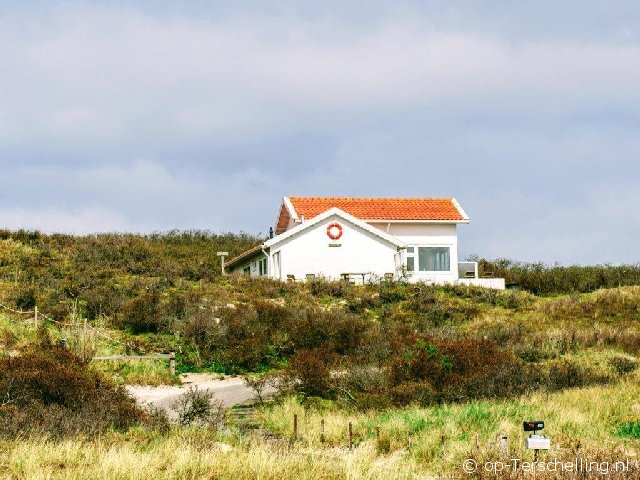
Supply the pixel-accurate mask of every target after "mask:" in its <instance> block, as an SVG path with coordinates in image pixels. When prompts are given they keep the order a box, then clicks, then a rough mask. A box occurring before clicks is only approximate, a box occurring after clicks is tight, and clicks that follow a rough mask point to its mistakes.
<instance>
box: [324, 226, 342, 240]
mask: <svg viewBox="0 0 640 480" xmlns="http://www.w3.org/2000/svg"><path fill="white" fill-rule="evenodd" d="M327 236H328V237H329V238H330V239H331V240H338V239H339V238H340V237H341V236H342V225H340V224H339V223H336V222H334V223H330V224H329V225H328V226H327Z"/></svg>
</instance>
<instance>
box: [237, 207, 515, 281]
mask: <svg viewBox="0 0 640 480" xmlns="http://www.w3.org/2000/svg"><path fill="white" fill-rule="evenodd" d="M462 223H469V217H468V216H467V214H466V213H465V212H464V210H463V209H462V207H461V206H460V204H459V203H458V202H457V201H456V199H455V198H352V197H284V198H283V199H282V204H281V206H280V211H279V213H278V218H277V220H276V224H275V229H274V230H273V231H272V234H271V235H270V236H271V238H269V239H268V240H267V241H266V242H264V243H262V244H260V245H257V246H256V247H254V248H252V249H250V250H248V251H246V252H244V253H242V254H241V255H238V256H237V257H235V258H233V259H231V260H230V261H229V262H227V269H228V271H229V272H232V273H244V274H248V275H252V276H269V277H271V278H276V279H280V280H305V279H310V278H314V277H324V278H328V279H341V278H343V279H347V280H350V281H355V282H358V283H360V282H364V281H370V280H376V279H382V278H393V279H402V278H404V279H407V280H408V281H413V282H417V281H422V282H427V283H434V284H446V283H448V284H464V285H478V286H485V287H489V288H497V289H503V288H504V287H505V283H504V279H501V278H478V266H477V264H476V263H475V262H458V236H457V228H458V224H462ZM274 233H275V235H274Z"/></svg>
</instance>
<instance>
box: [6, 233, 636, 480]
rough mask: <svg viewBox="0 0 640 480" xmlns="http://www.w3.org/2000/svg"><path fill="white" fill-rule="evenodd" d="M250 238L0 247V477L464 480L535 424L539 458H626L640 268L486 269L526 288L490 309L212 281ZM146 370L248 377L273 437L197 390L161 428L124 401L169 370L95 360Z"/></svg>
mask: <svg viewBox="0 0 640 480" xmlns="http://www.w3.org/2000/svg"><path fill="white" fill-rule="evenodd" d="M258 240H259V239H258V238H256V237H252V236H250V235H244V234H242V235H232V234H225V235H215V234H211V233H207V232H186V233H179V232H171V233H167V234H155V235H149V236H140V235H99V236H87V237H72V236H65V235H43V234H40V233H37V232H6V231H0V303H1V304H2V305H4V307H0V445H1V446H2V448H3V450H4V451H5V452H8V453H7V455H5V456H3V458H2V459H0V476H7V477H17V478H32V477H35V478H37V477H39V476H41V477H46V478H49V477H54V478H55V477H57V476H60V477H70V476H72V477H73V476H76V477H96V478H107V477H108V478H113V477H115V478H136V476H137V477H140V478H142V477H143V476H144V477H148V476H154V477H158V478H165V477H166V478H169V477H171V478H173V477H178V478H199V477H203V476H209V477H214V478H238V477H261V478H293V477H295V478H344V477H350V478H379V477H391V478H413V477H415V476H416V475H421V474H425V475H434V474H439V473H447V474H450V473H452V472H454V474H457V473H459V466H460V462H461V461H462V460H463V459H464V458H467V457H473V458H477V459H478V460H479V461H482V460H485V459H490V458H499V455H500V453H499V449H497V445H496V443H495V438H496V435H497V434H499V433H500V434H506V435H508V437H509V438H510V439H511V440H512V443H511V445H512V448H513V450H512V454H516V455H519V456H521V457H522V458H525V457H526V456H527V455H528V453H527V452H524V451H523V450H522V442H523V439H522V432H521V431H520V429H521V422H522V421H523V420H525V419H534V417H536V418H535V419H538V418H543V419H544V420H546V422H547V425H548V429H549V432H548V433H549V434H550V435H551V436H552V439H553V445H554V448H557V449H556V450H554V451H553V452H551V453H550V454H553V455H556V456H562V458H566V457H567V455H568V453H567V452H572V451H577V450H578V449H580V451H581V452H582V451H584V452H585V453H588V454H591V455H594V456H595V457H597V458H600V459H608V458H613V457H614V456H615V455H618V454H619V453H620V452H621V451H622V452H624V454H625V455H627V454H630V453H640V452H638V448H639V444H638V441H639V440H638V432H639V431H640V429H639V427H638V425H639V422H640V406H639V405H638V403H637V398H638V394H640V390H638V384H639V378H640V377H639V375H640V369H638V365H639V363H638V361H639V360H638V357H639V356H640V286H637V285H640V266H626V267H611V266H596V267H577V266H576V267H560V266H545V265H535V264H519V263H514V262H508V261H505V260H498V261H493V262H489V261H485V260H481V261H480V264H481V272H483V273H493V274H494V275H496V276H504V277H505V278H506V279H507V281H508V282H509V283H512V284H517V285H518V288H514V289H510V290H507V291H503V292H499V291H494V290H486V289H480V288H472V287H434V286H428V285H423V284H419V285H414V284H407V283H404V282H387V281H382V282H375V283H370V284H367V285H362V286H355V285H351V284H350V283H348V282H329V281H325V280H323V279H315V280H313V281H310V282H307V283H304V284H301V283H282V282H277V281H273V280H269V279H251V278H247V277H238V276H224V277H223V276H220V271H219V263H218V262H219V258H218V257H217V256H216V255H215V252H216V251H218V250H227V251H230V252H231V254H232V255H233V254H236V253H239V252H240V251H242V250H243V249H245V248H246V247H248V246H251V245H252V244H253V243H255V242H257V241H258ZM36 306H37V307H38V310H39V313H40V314H39V317H38V319H39V321H38V323H37V324H36V322H35V321H34V319H33V317H34V316H35V313H34V309H35V307H36ZM5 307H8V308H5ZM12 310H17V312H15V311H12ZM21 312H22V313H21ZM61 340H64V341H65V343H66V344H67V345H68V347H69V348H64V347H62V346H59V344H58V343H59V341H61ZM160 352H164V353H167V352H176V356H177V370H178V372H187V371H209V372H215V373H223V374H243V375H244V378H245V382H246V384H247V385H248V386H250V387H251V388H253V389H254V390H255V391H256V392H257V393H258V394H259V398H258V400H259V404H260V405H259V407H258V413H257V418H258V419H259V423H260V425H259V426H260V427H261V430H259V431H262V432H266V433H267V438H263V437H262V436H260V435H259V434H256V435H250V434H248V433H247V432H244V431H243V430H242V429H241V428H240V427H239V426H237V425H236V426H234V423H233V419H232V417H230V416H229V415H228V414H227V415H225V412H224V411H223V410H222V408H221V407H220V405H219V404H218V403H217V402H216V401H215V400H214V399H212V398H211V396H210V395H209V394H208V393H207V392H205V391H199V390H197V389H195V388H194V389H191V390H189V391H187V393H186V394H185V395H184V396H183V397H181V398H180V400H179V401H178V402H176V404H175V409H176V411H177V414H178V419H177V422H174V423H171V422H169V420H168V419H167V417H166V415H164V414H163V413H162V412H159V411H157V410H153V409H148V410H144V409H141V408H139V407H137V406H136V405H135V404H134V402H133V401H132V400H131V399H130V398H129V397H128V396H127V395H126V394H125V392H124V390H123V389H122V388H121V386H120V385H122V384H127V383H146V384H162V383H177V382H179V378H178V377H177V376H173V375H171V373H170V372H169V369H168V368H167V362H166V361H165V360H151V361H148V360H145V361H124V360H116V361H104V362H97V361H91V359H92V357H93V356H95V355H112V354H127V355H145V354H150V353H160ZM272 386H275V387H277V389H278V392H279V395H278V397H277V398H276V401H269V400H268V399H267V398H266V396H265V395H264V392H265V391H266V389H267V387H269V388H271V387H272ZM294 414H295V415H297V418H298V419H299V431H298V433H297V438H296V439H295V441H292V436H293V431H292V428H293V415H294ZM321 420H324V425H325V431H324V432H323V435H322V437H321V435H320V433H321V432H320V430H319V429H320V425H321ZM349 422H351V423H352V427H353V432H354V442H355V448H354V450H353V451H352V452H349V450H348V443H347V438H348V434H347V429H348V424H349ZM378 432H379V433H378ZM95 435H99V439H98V440H90V439H92V438H93V437H94V436H95ZM476 438H477V439H478V442H479V443H478V445H477V446H476ZM115 458H120V460H118V461H117V462H116V461H115V460H114V459H115ZM137 472H141V473H137ZM539 478H544V477H539ZM614 478H615V477H614ZM621 478H622V477H621Z"/></svg>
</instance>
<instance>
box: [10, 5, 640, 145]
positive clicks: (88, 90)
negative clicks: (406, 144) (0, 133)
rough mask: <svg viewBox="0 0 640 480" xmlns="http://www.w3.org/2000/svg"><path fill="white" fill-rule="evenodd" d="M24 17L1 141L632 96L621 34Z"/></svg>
mask: <svg viewBox="0 0 640 480" xmlns="http://www.w3.org/2000/svg"><path fill="white" fill-rule="evenodd" d="M13 21H18V20H16V19H12V18H10V17H8V18H6V19H5V20H4V23H5V26H6V25H7V24H9V23H11V22H13ZM32 22H33V23H32V24H31V25H30V27H31V28H27V26H25V29H24V30H25V32H26V33H25V34H23V35H21V36H19V37H18V36H17V35H16V33H17V31H18V30H19V29H18V28H17V26H16V25H14V26H13V27H14V28H6V29H2V31H4V33H0V42H2V44H5V45H12V48H10V49H5V50H3V52H2V53H0V59H1V60H2V64H4V65H5V69H6V71H8V72H11V73H10V74H9V75H3V76H2V77H1V78H0V87H1V89H0V90H2V91H4V92H6V93H5V95H4V98H2V100H3V105H4V110H5V111H4V115H3V116H4V117H5V118H6V116H7V115H8V116H9V117H10V118H11V119H12V123H14V126H13V128H10V129H6V128H5V131H4V137H5V139H7V140H14V141H15V142H21V141H22V142H26V141H31V140H33V139H39V140H40V141H43V140H44V141H51V142H55V141H64V140H65V139H72V140H77V139H78V137H79V136H82V137H83V138H85V139H87V138H91V137H92V136H95V137H97V138H98V139H105V138H108V139H111V141H112V142H118V141H123V140H127V141H135V139H136V138H139V137H143V138H147V136H148V137H149V138H153V136H154V135H155V136H156V137H157V136H158V135H161V136H164V137H165V138H163V140H162V142H168V141H171V140H172V139H174V141H177V140H179V139H183V138H187V139H193V138H194V137H195V138H198V139H204V138H206V137H207V136H209V137H210V136H215V137H220V138H224V137H225V136H231V137H233V138H236V139H240V138H243V137H244V138H246V136H247V135H248V136H249V138H254V137H256V136H257V137H260V136H262V135H270V134H274V135H277V134H278V133H279V132H280V131H281V129H282V128H286V127H289V128H294V129H300V128H304V126H305V125H306V126H307V127H308V128H320V129H327V128H331V126H330V125H327V123H329V122H326V120H327V115H329V116H331V115H335V114H336V113H337V112H339V113H340V115H339V117H335V116H334V118H333V119H334V123H335V124H337V125H344V123H345V122H351V123H356V124H357V123H358V122H361V121H363V120H366V119H367V118H368V117H369V115H370V113H371V109H382V111H386V110H387V109H398V108H411V107H412V106H414V107H415V106H416V105H429V104H438V105H441V104H445V105H450V106H451V108H452V109H454V110H455V109H458V108H459V105H460V104H461V103H468V104H470V105H469V106H470V107H471V108H473V105H478V107H477V108H485V107H486V102H487V101H491V99H493V101H494V102H495V103H497V104H498V105H495V107H496V108H497V109H501V108H502V109H508V110H509V111H518V112H520V113H521V114H526V112H527V110H533V111H534V112H539V111H540V110H544V111H546V112H547V114H549V113H552V112H556V113H558V114H564V113H567V112H570V111H571V110H572V109H574V108H576V106H578V105H580V106H582V107H584V106H585V104H589V105H598V104H603V103H607V104H611V103H614V104H629V103H633V104H636V105H637V104H638V100H639V99H640V94H639V93H638V90H637V88H635V87H636V85H637V84H638V83H639V82H640V62H638V61H637V59H638V58H640V47H637V46H633V45H632V46H628V45H600V44H595V43H578V42H571V41H566V40H565V41H559V40H556V41H548V42H532V41H526V42H518V43H514V42H511V41H510V40H509V39H505V38H500V37H497V36H493V35H489V34H486V33H484V34H483V33H470V32H465V31H457V30H441V29H437V28H436V27H433V26H427V24H426V23H425V22H424V21H423V20H422V19H407V18H406V17H397V18H392V19H390V20H388V21H387V22H386V23H384V24H381V25H379V26H377V27H376V28H375V29H373V30H371V31H355V32H354V31H351V30H350V29H349V26H348V25H344V24H336V23H335V22H323V21H311V20H300V19H299V18H292V17H285V18H276V17H268V16H262V17H257V16H252V17H236V18H231V19H225V20H220V21H217V22H216V21H210V20H209V21H199V20H196V19H189V18H185V17H183V18H176V17H153V16H150V15H145V14H143V13H141V12H139V11H135V10H131V9H118V8H110V9H104V8H100V9H99V8H95V9H83V10H77V11H72V10H62V11H58V13H55V14H54V16H53V18H36V20H33V21H32ZM336 39H339V40H336ZM514 99H515V100H514ZM500 103H503V104H502V105H499V104H500ZM5 123H6V120H5ZM16 125H17V126H18V127H19V132H20V133H21V134H17V132H16V131H15V130H16ZM12 132H13V133H12ZM8 137H9V138H8ZM11 137H13V138H11Z"/></svg>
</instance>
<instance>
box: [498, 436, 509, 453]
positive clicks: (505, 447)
mask: <svg viewBox="0 0 640 480" xmlns="http://www.w3.org/2000/svg"><path fill="white" fill-rule="evenodd" d="M500 450H501V451H502V454H503V455H504V456H508V455H509V438H508V437H507V436H506V435H500Z"/></svg>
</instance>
